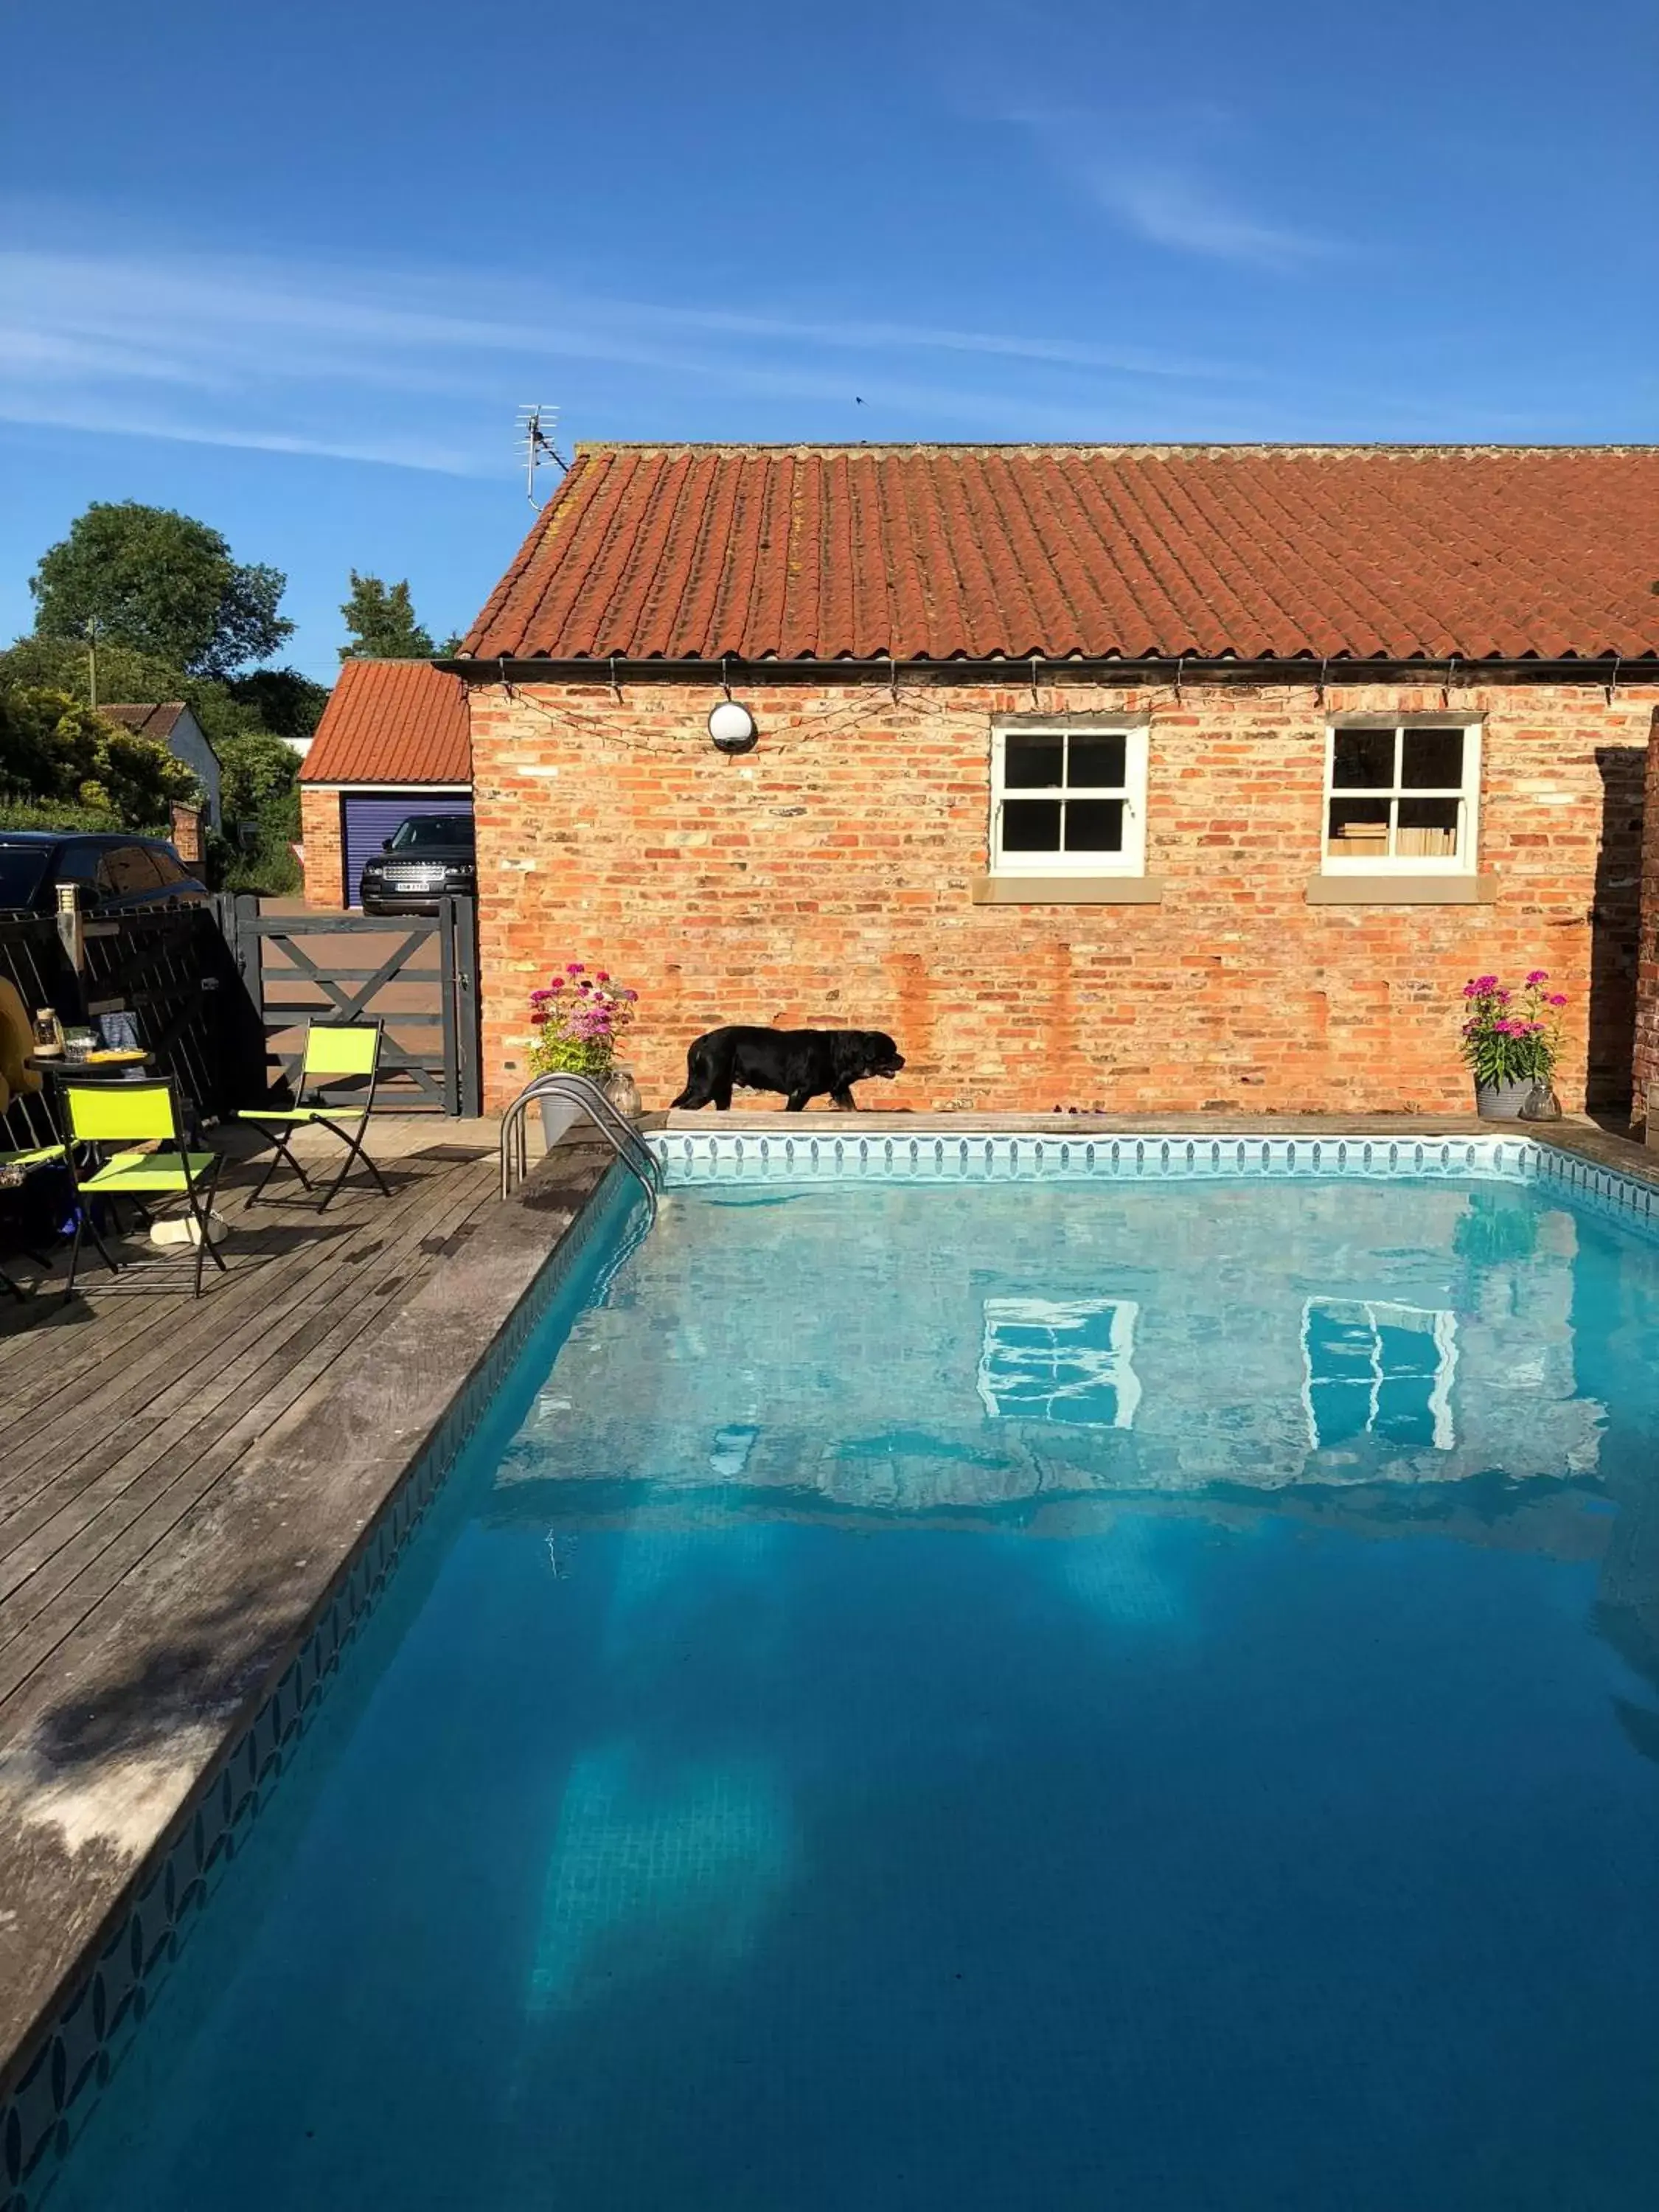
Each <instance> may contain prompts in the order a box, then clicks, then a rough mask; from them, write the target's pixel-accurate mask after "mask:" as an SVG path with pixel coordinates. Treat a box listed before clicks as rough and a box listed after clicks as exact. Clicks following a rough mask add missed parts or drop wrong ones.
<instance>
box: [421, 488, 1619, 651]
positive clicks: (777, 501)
mask: <svg viewBox="0 0 1659 2212" xmlns="http://www.w3.org/2000/svg"><path fill="white" fill-rule="evenodd" d="M1656 580H1659V447H1651V446H1626V447H1469V446H1444V447H1386V446H1385V447H1378V446H1364V447H1340V446H1327V447H1316V446H1279V447H1273V446H991V447H987V446H894V447H882V446H849V447H821V446H814V447H805V446H803V447H776V446H756V447H743V446H730V447H716V446H627V445H618V446H582V447H578V448H577V452H576V458H575V460H574V465H573V466H572V468H571V470H570V471H569V474H568V476H567V477H565V479H564V481H563V483H562V484H561V486H560V488H559V489H558V491H557V493H556V495H555V496H554V498H553V499H552V501H550V503H549V505H548V507H547V508H546V509H545V510H544V513H542V514H541V516H540V517H539V518H538V520H537V523H536V526H535V527H534V529H533V530H532V532H531V533H530V536H529V537H528V538H526V541H525V543H524V545H523V546H522V548H521V549H520V553H519V556H518V558H517V559H516V560H515V561H514V562H513V566H512V567H511V568H509V569H508V571H507V574H506V576H505V577H503V579H502V580H501V583H500V584H499V585H498V586H497V587H496V589H495V592H494V594H493V595H492V597H491V599H490V600H489V605H487V606H486V607H485V609H484V611H483V614H482V615H481V616H480V617H478V620H477V623H475V624H474V626H473V628H472V630H471V633H470V634H469V635H468V637H467V639H466V641H465V646H464V647H463V648H462V649H463V652H464V653H467V654H470V655H473V656H475V657H477V659H495V658H497V657H499V656H507V657H509V658H538V657H543V656H545V657H547V658H549V659H555V660H582V659H605V658H607V657H608V656H610V655H612V654H614V655H616V656H617V658H619V659H631V660H642V659H658V658H660V659H666V660H691V659H701V660H713V659H719V658H720V655H721V654H724V653H729V654H731V655H732V657H733V658H734V659H746V660H762V659H781V660H833V659H854V660H870V659H884V657H885V656H886V655H887V654H888V653H892V654H893V655H895V656H896V658H897V659H900V660H916V659H930V660H948V659H959V658H965V659H995V658H998V657H1000V656H1005V655H1006V656H1008V657H1010V658H1018V659H1024V658H1028V657H1030V656H1031V655H1033V654H1038V655H1041V656H1042V657H1043V658H1045V659H1066V658H1068V657H1070V656H1073V655H1080V656H1082V657H1085V658H1089V659H1093V658H1097V657H1100V658H1105V657H1109V656H1114V655H1122V656H1124V657H1126V658H1129V659H1139V658H1143V657H1156V658H1160V659H1161V658H1164V657H1173V656H1174V655H1176V654H1180V653H1186V654H1190V655H1192V656H1194V658H1199V659H1217V658H1224V657H1237V658H1239V659H1250V660H1254V659H1282V658H1287V657H1297V656H1312V657H1314V658H1316V659H1323V658H1326V657H1328V658H1330V659H1344V658H1357V659H1391V660H1409V659H1419V658H1424V659H1430V660H1437V661H1438V660H1444V659H1449V657H1450V656H1451V655H1452V654H1454V653H1455V654H1456V655H1457V656H1459V657H1460V658H1462V659H1470V660H1479V659H1489V658H1491V659H1529V658H1534V657H1535V658H1541V659H1565V658H1571V657H1574V656H1577V655H1597V656H1605V655H1611V654H1615V653H1617V654H1622V655H1623V656H1624V657H1625V658H1626V659H1636V658H1638V657H1640V656H1644V655H1649V654H1653V653H1659V596H1656V592H1659V583H1656Z"/></svg>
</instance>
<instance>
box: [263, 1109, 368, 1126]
mask: <svg viewBox="0 0 1659 2212" xmlns="http://www.w3.org/2000/svg"><path fill="white" fill-rule="evenodd" d="M236 1118H237V1120H238V1121H287V1122H291V1123H295V1124H298V1123H301V1122H306V1121H367V1120H368V1108H367V1107H366V1106H258V1107H254V1106H243V1107H240V1108H239V1109H237V1115H236Z"/></svg>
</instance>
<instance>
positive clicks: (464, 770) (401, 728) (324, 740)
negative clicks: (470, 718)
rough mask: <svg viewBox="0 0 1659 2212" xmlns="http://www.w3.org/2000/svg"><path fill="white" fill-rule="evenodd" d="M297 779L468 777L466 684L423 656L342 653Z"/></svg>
mask: <svg viewBox="0 0 1659 2212" xmlns="http://www.w3.org/2000/svg"><path fill="white" fill-rule="evenodd" d="M300 781H301V782H302V783H387V784H392V783H395V784H402V783H471V781H472V742H471V733H470V731H469V728H468V723H467V712H466V686H465V684H463V683H462V682H461V680H460V678H459V677H457V676H447V675H446V674H445V673H444V671H443V670H442V669H441V668H435V667H434V666H433V665H432V664H431V662H430V661H429V660H346V661H342V663H341V664H340V673H339V677H338V678H337V681H336V683H335V686H334V690H333V691H332V693H331V695H330V697H329V702H328V704H327V706H326V707H325V708H324V709H323V719H322V720H321V721H320V722H319V724H318V725H317V734H316V736H315V737H314V738H313V739H312V741H311V750H309V751H308V752H307V755H306V757H305V759H304V761H303V762H302V763H301V769H300Z"/></svg>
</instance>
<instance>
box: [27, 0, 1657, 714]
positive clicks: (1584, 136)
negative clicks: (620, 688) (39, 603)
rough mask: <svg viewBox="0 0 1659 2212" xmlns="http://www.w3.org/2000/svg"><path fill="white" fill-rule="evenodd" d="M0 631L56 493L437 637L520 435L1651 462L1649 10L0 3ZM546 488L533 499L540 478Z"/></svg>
mask: <svg viewBox="0 0 1659 2212" xmlns="http://www.w3.org/2000/svg"><path fill="white" fill-rule="evenodd" d="M5 39H6V47H7V66H6V70H5V82H4V84H3V86H0V635H3V636H9V635H13V634H15V632H16V631H18V630H21V629H27V626H28V623H29V621H30V617H31V602H30V599H29V597H28V592H27V576H28V573H29V570H30V568H32V566H33V561H34V559H35V557H36V556H38V555H39V553H40V551H41V550H42V549H43V548H44V547H45V546H46V545H47V544H50V543H51V542H52V540H53V539H54V538H58V537H59V536H61V535H62V534H63V532H64V529H65V527H66V526H67V525H68V524H69V522H70V520H71V518H72V517H73V516H74V515H75V514H76V513H77V512H79V510H80V509H81V508H82V507H83V506H84V505H85V504H86V502H87V501H88V500H90V499H94V498H102V499H128V498H131V499H143V500H150V501H157V502H160V503H162V504H165V505H168V506H177V507H183V508H185V510H186V511H187V512H189V513H194V514H198V515H200V516H202V517H203V518H204V519H205V520H208V521H210V522H212V523H214V524H215V525H216V526H217V527H219V528H220V529H222V530H223V531H224V532H226V534H227V536H228V538H230V541H231V543H232V545H233V547H234V550H235V551H236V552H237V554H238V556H240V557H241V558H243V559H247V560H263V561H270V562H275V563H276V565H277V566H278V567H280V568H283V569H285V570H286V571H287V573H288V575H289V596H288V599H287V601H286V603H285V604H286V608H287V611H288V612H289V614H290V615H292V616H294V617H295V619H296V620H297V621H298V623H299V624H300V629H299V635H298V636H297V638H296V640H295V646H294V648H293V658H294V659H295V660H296V661H297V662H298V663H299V664H300V665H302V666H304V667H307V668H308V669H310V670H311V671H313V672H314V673H317V674H319V675H327V674H328V673H330V672H331V670H332V668H333V666H334V665H335V652H334V648H335V647H336V645H337V642H338V641H339V639H340V637H341V635H342V634H343V633H342V629H341V625H340V621H339V617H338V613H337V605H338V602H339V600H340V599H342V598H343V595H344V590H345V583H346V574H347V571H348V569H349V568H352V567H354V566H355V567H356V568H360V569H370V570H374V571H377V572H378V573H380V574H384V575H386V576H387V577H389V578H395V577H398V576H401V575H407V576H409V578H410V580H411V583H412V586H413V588H414V592H415V599H416V607H417V609H418V610H419V611H420V612H421V614H422V617H423V618H424V619H425V620H426V621H427V623H428V625H429V626H430V627H431V628H432V629H434V630H435V631H438V632H442V631H443V630H445V629H448V628H450V627H452V626H453V627H456V628H462V627H465V623H467V621H468V620H469V619H470V617H471V615H472V614H473V613H474V612H475V611H476V610H477V606H478V605H479V604H480V603H481V602H482V600H483V597H484V596H485V594H486V592H488V590H489V586H491V584H492V583H493V582H494V581H495V577H496V576H497V574H499V572H500V571H501V568H503V567H504V565H505V564H506V562H507V558H508V557H509V556H510V554H511V552H512V550H513V547H514V546H515V545H516V544H517V543H518V540H519V538H520V536H521V535H522V532H523V531H524V528H525V526H526V522H527V520H528V519H529V513H530V510H529V508H528V507H527V506H526V501H525V497H524V492H523V488H522V483H521V482H520V477H519V473H518V465H517V462H516V459H515V457H514V453H513V437H514V415H515V411H516V410H517V408H518V407H519V405H520V403H522V402H524V401H526V400H530V399H539V400H543V401H545V402H547V403H549V404H556V406H557V407H558V409H559V410H560V429H559V434H558V435H559V440H560V442H561V444H562V445H564V444H566V443H567V441H569V440H571V439H583V438H596V439H603V438H606V437H630V438H741V439H749V438H771V439H779V438H781V439H793V438H807V439H859V438H866V439H871V440H890V439H897V440H903V439H913V438H939V439H1018V438H1038V439H1050V438H1085V439H1099V440H1103V441H1115V440H1119V439H1165V438H1167V439H1182V438H1200V439H1207V438H1217V439H1257V438H1260V439H1279V440H1301V439H1310V440H1327V439H1386V440H1405V441H1419V440H1442V439H1471V440H1479V441H1510V440H1518V441H1541V442H1549V443H1554V442H1562V441H1579V440H1604V439H1613V440H1620V439H1639V440H1650V439H1652V438H1654V437H1656V436H1659V305H1656V302H1659V286H1656V283H1655V278H1656V275H1659V266H1656V264H1659V153H1656V150H1655V143H1654V137H1653V132H1652V127H1651V126H1652V115H1653V112H1654V106H1653V103H1654V98H1655V94H1656V93H1659V11H1656V9H1654V8H1653V7H1652V5H1651V4H1650V0H1579V4H1578V5H1577V7H1575V8H1573V9H1566V8H1564V7H1562V6H1561V5H1560V4H1559V0H1556V3H1555V4H1553V5H1551V6H1549V7H1547V8H1546V7H1545V6H1543V5H1541V4H1539V0H1433V4H1431V0H1405V4H1401V5H1383V6H1381V7H1377V8H1370V9H1360V8H1346V9H1344V8H1340V7H1334V6H1332V5H1331V4H1329V0H1322V4H1314V3H1313V0H1261V3H1260V4H1259V5H1257V6H1255V7H1250V8H1246V7H1243V6H1240V5H1237V4H1234V5H1231V6H1225V5H1220V4H1214V3H1213V0H1158V4H1156V5H1153V4H1151V0H1135V4H1133V5H1123V6H1085V5H1079V4H1073V0H1066V4H1060V0H1054V4H1048V5H1034V6H1024V5H1018V4H1013V0H957V4H951V5H942V4H934V0H882V4H873V0H845V4H842V5H838V6H836V7H834V8H825V7H817V6H801V5H796V6H788V5H780V4H776V0H774V3H773V4H770V5H765V6H762V5H755V4H749V0H701V4H700V5H698V6H696V7H688V6H686V5H684V0H676V4H672V5H670V4H664V0H607V4H606V5H605V6H603V7H580V8H578V7H569V6H562V7H556V8H542V9H537V8H535V7H526V6H524V5H522V4H518V5H513V6H507V5H506V4H504V0H470V4H467V5H465V6H462V5H460V4H458V0H446V4H440V0H398V5H396V6H393V5H391V4H389V0H329V4H327V5H325V4H323V0H285V5H284V6H283V8H281V9H247V8H244V7H237V6H233V5H231V4H229V0H162V4H161V7H159V8H155V9H135V8H133V7H132V6H131V4H130V0H82V5H80V6H78V7H76V8H68V7H56V8H46V7H34V8H29V9H24V8H22V7H21V6H20V5H18V4H16V0H13V5H12V6H11V7H10V8H9V9H7V10H6V21H5ZM543 481H544V488H545V487H546V484H547V482H548V479H547V478H545V477H544V480H543Z"/></svg>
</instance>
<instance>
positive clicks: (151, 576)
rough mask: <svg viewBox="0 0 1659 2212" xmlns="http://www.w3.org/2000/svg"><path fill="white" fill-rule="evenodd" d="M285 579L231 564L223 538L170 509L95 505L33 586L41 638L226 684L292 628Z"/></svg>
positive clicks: (51, 554)
mask: <svg viewBox="0 0 1659 2212" xmlns="http://www.w3.org/2000/svg"><path fill="white" fill-rule="evenodd" d="M287 582H288V579H287V578H286V577H285V576H284V575H283V574H282V573H281V571H280V570H279V569H276V568H264V567H258V566H248V565H246V564H242V563H239V562H236V561H234V560H233V559H232V557H231V551H230V548H229V546H228V544H226V542H225V540H224V538H222V536H221V535H220V533H219V532H217V531H216V530H211V529H210V528H209V527H208V526H207V524H206V523H204V522H197V521H196V520H194V519H193V518H192V517H191V516H190V515H187V514H180V513H178V512H177V511H176V510H175V509H173V508H172V507H144V506H142V505H141V504H140V503H139V502H138V501H136V500H123V501H104V500H94V501H93V503H92V505H91V506H90V507H88V509H87V511H86V513H84V514H81V515H77V516H76V520H74V522H72V523H71V524H70V533H69V536H68V537H67V538H61V539H60V540H59V541H58V544H56V545H52V546H49V547H48V548H47V549H46V551H45V552H44V553H43V554H42V555H41V556H40V567H39V568H37V569H36V571H35V573H34V574H33V576H31V577H30V579H29V589H30V590H31V591H32V592H33V594H34V597H35V601H36V604H37V605H38V607H39V610H40V612H39V615H38V617H37V619H36V624H35V627H36V629H37V631H38V633H39V635H40V636H41V637H43V638H84V637H85V636H86V635H88V630H89V629H93V630H95V633H96V635H97V636H98V637H99V638H100V640H101V639H107V640H109V641H110V642H111V643H112V644H115V645H124V646H129V647H132V648H133V649H134V650H136V651H137V652H139V653H148V654H150V655H152V656H154V658H155V659H157V660H162V661H167V662H171V663H172V664H173V665H174V666H175V667H177V668H179V669H181V670H183V671H184V672H185V674H186V675H189V676H204V677H212V678H224V677H227V676H228V675H230V674H231V673H232V672H233V671H234V670H236V669H238V668H241V667H244V666H245V665H246V664H247V663H248V662H249V661H251V660H264V659H266V658H267V657H268V656H269V655H270V654H271V653H274V652H275V651H276V647H278V646H279V645H280V644H281V643H282V642H283V639H284V638H285V637H289V636H291V635H292V634H293V630H294V625H293V623H291V622H289V621H287V620H285V619H284V617H283V616H281V615H279V614H278V612H277V611H276V610H277V606H278V604H279V602H280V601H281V599H282V596H283V589H284V587H285V586H286V584H287Z"/></svg>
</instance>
